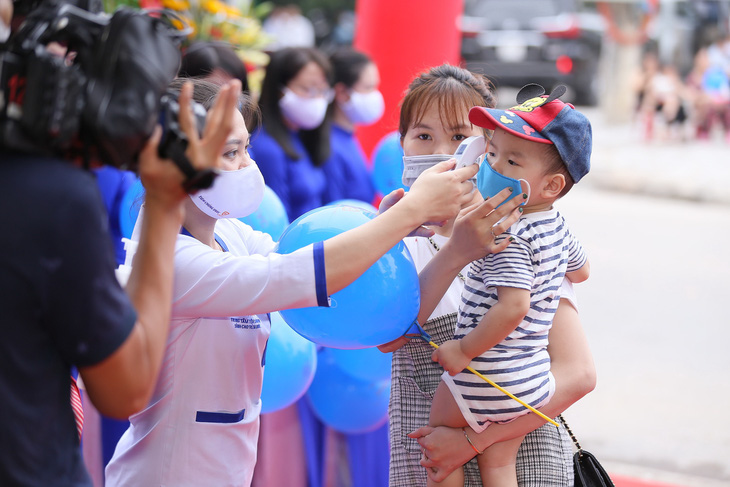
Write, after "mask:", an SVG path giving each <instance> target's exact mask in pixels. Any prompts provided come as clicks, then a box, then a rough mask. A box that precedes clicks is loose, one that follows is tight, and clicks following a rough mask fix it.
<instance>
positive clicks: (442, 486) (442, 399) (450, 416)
mask: <svg viewBox="0 0 730 487" xmlns="http://www.w3.org/2000/svg"><path fill="white" fill-rule="evenodd" d="M428 425H429V426H450V427H452V428H462V427H464V426H466V420H465V419H464V416H462V415H461V410H459V406H458V405H457V404H456V401H455V400H454V397H453V396H452V395H451V391H450V390H449V387H448V386H447V385H446V384H444V383H443V382H441V383H439V385H438V388H437V389H436V392H435V393H434V396H433V404H432V405H431V415H430V417H429V419H428ZM464 441H466V440H464ZM515 455H516V453H515ZM436 486H438V487H463V486H464V467H461V468H457V469H456V470H454V471H453V472H452V473H451V475H449V476H448V477H446V478H445V479H444V480H442V481H441V482H438V483H437V482H434V481H433V480H431V479H430V478H429V479H428V487H436Z"/></svg>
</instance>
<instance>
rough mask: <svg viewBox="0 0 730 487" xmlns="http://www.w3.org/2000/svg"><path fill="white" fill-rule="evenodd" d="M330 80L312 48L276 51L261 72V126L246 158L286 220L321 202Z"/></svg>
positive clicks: (320, 57)
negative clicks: (277, 201) (281, 206)
mask: <svg viewBox="0 0 730 487" xmlns="http://www.w3.org/2000/svg"><path fill="white" fill-rule="evenodd" d="M331 77H332V75H331V67H330V63H329V61H328V60H327V57H326V56H325V55H324V54H323V53H322V52H321V51H319V50H317V49H315V48H308V47H291V48H284V49H281V50H279V51H276V52H274V53H273V54H272V55H271V59H270V61H269V64H268V66H267V67H266V75H265V77H264V81H263V85H262V87H261V96H260V98H259V106H260V107H261V113H262V115H263V125H262V127H261V128H260V129H259V130H257V132H256V133H254V134H253V137H252V141H253V144H254V146H255V149H254V150H253V151H252V154H251V155H252V157H253V158H254V159H256V160H257V161H258V163H259V167H260V168H261V173H262V174H263V175H264V178H265V179H266V184H267V185H268V186H269V187H270V188H271V189H273V190H274V192H275V193H276V194H277V195H278V196H279V198H280V199H281V201H282V203H284V207H285V208H286V211H287V214H288V216H289V220H290V221H291V220H294V219H295V218H297V217H299V216H301V215H302V214H303V213H306V212H307V211H309V210H312V209H314V208H318V207H320V206H322V205H323V204H325V203H326V201H325V191H326V186H327V182H326V178H325V174H324V171H323V170H322V165H323V164H324V162H325V161H326V160H327V158H328V157H329V155H330V142H329V123H328V122H327V121H326V117H325V115H326V113H327V105H329V103H330V102H331V101H332V96H333V95H332V89H331Z"/></svg>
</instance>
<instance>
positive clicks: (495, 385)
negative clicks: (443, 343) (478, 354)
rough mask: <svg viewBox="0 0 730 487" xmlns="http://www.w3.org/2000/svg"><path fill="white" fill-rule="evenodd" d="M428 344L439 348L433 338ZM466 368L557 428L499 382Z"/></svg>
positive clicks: (552, 421) (551, 421) (553, 422)
mask: <svg viewBox="0 0 730 487" xmlns="http://www.w3.org/2000/svg"><path fill="white" fill-rule="evenodd" d="M428 344H429V345H431V346H432V347H433V348H439V346H438V345H436V344H435V343H434V342H433V340H430V341H429V342H428ZM466 370H468V371H469V372H471V373H472V374H474V375H476V376H477V377H479V378H480V379H482V380H483V381H485V382H486V383H487V384H489V385H490V386H492V387H494V388H495V389H497V390H498V391H499V392H501V393H502V394H505V395H507V396H509V397H511V398H512V399H514V400H515V401H517V402H518V403H520V404H522V405H523V406H525V407H526V408H527V409H529V410H530V411H532V412H533V413H535V414H537V415H538V416H540V417H541V418H542V419H544V420H545V421H547V422H549V423H552V424H554V425H555V426H557V427H558V428H559V427H560V425H559V424H558V423H556V422H555V421H554V420H552V419H550V418H548V417H547V416H545V415H544V414H542V413H541V412H540V411H538V410H537V409H535V408H533V407H532V406H530V405H529V404H527V403H526V402H525V401H523V400H521V399H518V398H517V397H515V396H514V395H513V394H512V393H510V392H509V391H508V390H506V389H505V388H503V387H501V386H500V385H499V384H496V383H494V382H493V381H491V380H489V379H488V378H487V377H485V376H484V375H482V374H480V373H479V372H477V371H476V370H474V369H473V368H472V367H467V368H466Z"/></svg>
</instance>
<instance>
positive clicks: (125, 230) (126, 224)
mask: <svg viewBox="0 0 730 487" xmlns="http://www.w3.org/2000/svg"><path fill="white" fill-rule="evenodd" d="M142 203H144V186H142V181H140V179H139V178H137V180H136V181H135V182H134V183H133V184H132V186H130V187H129V189H128V190H127V192H126V193H124V196H123V197H122V202H121V203H120V204H119V228H120V230H121V232H122V237H125V238H132V230H134V224H135V223H137V217H138V216H139V209H140V208H142Z"/></svg>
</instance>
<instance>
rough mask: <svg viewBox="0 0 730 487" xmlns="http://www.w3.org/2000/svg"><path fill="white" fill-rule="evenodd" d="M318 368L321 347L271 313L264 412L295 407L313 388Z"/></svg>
mask: <svg viewBox="0 0 730 487" xmlns="http://www.w3.org/2000/svg"><path fill="white" fill-rule="evenodd" d="M316 369H317V347H316V345H315V344H314V343H312V342H310V341H309V340H307V339H306V338H303V337H302V336H300V335H299V334H297V333H296V332H295V331H294V330H292V329H291V328H290V327H289V325H287V324H286V322H285V321H284V319H283V318H282V317H281V316H280V315H279V313H276V312H274V313H271V336H269V341H268V343H267V344H266V367H265V369H264V385H263V389H262V391H261V412H262V413H272V412H274V411H278V410H280V409H283V408H285V407H287V406H289V405H291V404H294V402H296V401H297V400H299V398H301V397H302V396H303V395H304V394H305V393H306V392H307V389H308V388H309V385H310V384H311V383H312V379H314V372H315V370H316Z"/></svg>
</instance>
